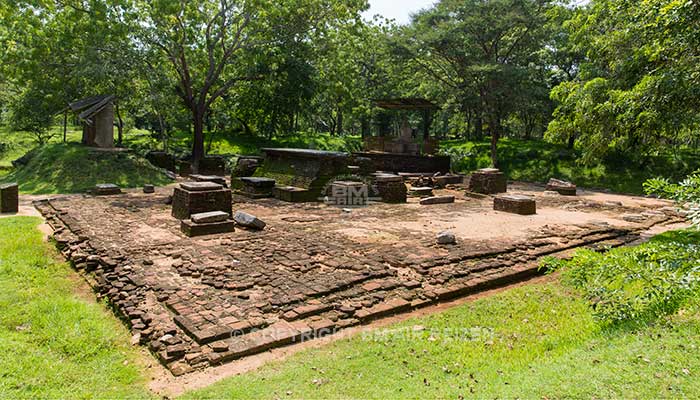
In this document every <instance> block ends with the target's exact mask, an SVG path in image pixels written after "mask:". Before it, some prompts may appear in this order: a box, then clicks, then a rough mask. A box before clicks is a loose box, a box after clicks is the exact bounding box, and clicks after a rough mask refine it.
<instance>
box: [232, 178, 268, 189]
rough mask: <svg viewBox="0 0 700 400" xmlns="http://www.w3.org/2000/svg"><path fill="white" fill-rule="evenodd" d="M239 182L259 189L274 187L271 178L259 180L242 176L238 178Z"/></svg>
mask: <svg viewBox="0 0 700 400" xmlns="http://www.w3.org/2000/svg"><path fill="white" fill-rule="evenodd" d="M239 179H240V180H241V182H243V183H244V184H245V185H251V186H255V187H259V188H270V189H271V188H273V187H275V180H274V179H271V178H259V177H254V176H244V177H242V178H239Z"/></svg>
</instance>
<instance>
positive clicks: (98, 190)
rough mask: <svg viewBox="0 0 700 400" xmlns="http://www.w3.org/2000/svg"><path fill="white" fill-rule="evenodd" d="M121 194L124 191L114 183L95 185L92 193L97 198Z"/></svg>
mask: <svg viewBox="0 0 700 400" xmlns="http://www.w3.org/2000/svg"><path fill="white" fill-rule="evenodd" d="M121 192H122V190H121V189H120V188H119V186H117V185H115V184H112V183H101V184H98V185H95V188H94V189H93V191H92V193H93V194H94V195H95V196H112V195H115V194H121Z"/></svg>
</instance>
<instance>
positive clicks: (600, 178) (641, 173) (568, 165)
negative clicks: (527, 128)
mask: <svg viewBox="0 0 700 400" xmlns="http://www.w3.org/2000/svg"><path fill="white" fill-rule="evenodd" d="M440 148H441V152H442V153H443V154H448V155H450V156H451V157H452V168H453V169H454V170H455V171H459V172H463V173H469V172H471V171H474V170H477V169H479V168H486V167H489V166H490V165H491V159H490V143H488V142H486V141H483V142H473V141H466V140H449V141H443V142H441V143H440ZM498 156H499V164H500V165H499V168H500V169H501V170H503V171H504V172H505V173H506V174H507V175H508V178H509V179H512V180H520V181H526V182H540V183H545V182H547V181H548V180H549V179H550V178H558V179H565V180H569V181H572V182H574V183H576V184H578V185H579V186H581V187H588V188H600V189H609V190H612V191H614V192H619V193H631V194H643V187H642V184H643V183H644V182H645V181H646V180H647V179H651V178H656V177H659V176H662V177H666V178H669V179H671V180H672V181H679V180H681V179H683V178H685V176H687V175H688V174H690V173H692V172H693V171H695V170H697V169H700V157H699V156H698V155H697V154H695V153H693V152H692V151H689V150H688V151H675V152H673V153H671V152H668V153H662V154H659V155H655V156H646V157H640V156H638V155H636V154H634V155H624V154H612V155H609V156H608V157H606V158H605V159H604V160H602V161H601V162H600V163H599V164H597V165H593V166H584V165H580V164H579V163H578V162H577V160H578V158H579V154H578V153H577V152H576V151H572V150H568V149H567V148H566V147H565V146H562V145H558V144H553V143H547V142H543V141H539V140H521V139H510V138H504V139H502V140H500V141H499V144H498Z"/></svg>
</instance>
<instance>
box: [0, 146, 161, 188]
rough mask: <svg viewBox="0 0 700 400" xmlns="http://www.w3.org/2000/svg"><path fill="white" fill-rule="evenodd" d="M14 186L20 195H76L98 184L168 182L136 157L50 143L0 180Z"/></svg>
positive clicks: (125, 186) (139, 157)
mask: <svg viewBox="0 0 700 400" xmlns="http://www.w3.org/2000/svg"><path fill="white" fill-rule="evenodd" d="M2 181H4V182H11V181H14V182H18V183H19V185H20V191H21V192H22V193H31V194H53V193H80V192H84V191H87V190H90V189H92V188H94V186H95V185H96V184H99V183H114V184H116V185H119V186H121V187H123V188H133V187H139V186H142V185H144V184H146V183H150V184H154V185H163V184H167V183H170V182H171V180H170V179H169V178H168V177H167V176H166V175H165V173H164V172H163V171H161V170H159V169H157V168H155V167H154V166H153V165H151V163H149V162H148V161H146V160H145V159H144V158H142V157H141V156H139V155H137V154H132V153H111V152H102V151H95V150H92V149H90V148H88V147H85V146H81V145H79V144H75V143H68V144H63V143H53V144H47V145H44V146H43V147H40V148H36V149H34V150H32V157H31V159H30V161H29V163H28V164H27V165H25V166H22V167H20V168H17V169H15V170H13V171H12V172H10V173H8V174H6V175H5V176H3V177H0V182H2Z"/></svg>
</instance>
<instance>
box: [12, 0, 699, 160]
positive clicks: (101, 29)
mask: <svg viewBox="0 0 700 400" xmlns="http://www.w3.org/2000/svg"><path fill="white" fill-rule="evenodd" d="M367 8H368V4H367V2H366V1H364V0H330V1H329V0H287V1H284V2H276V1H271V0H245V1H234V0H217V1H214V0H204V1H197V2H190V1H170V0H154V1H139V0H61V1H58V0H56V1H40V0H34V1H2V2H0V49H1V50H0V111H1V114H0V115H1V123H2V124H3V125H4V126H6V127H8V128H9V129H10V130H13V131H26V132H31V133H33V134H34V135H35V137H36V140H37V141H38V142H40V143H43V142H45V141H46V140H47V139H48V136H50V135H54V134H56V130H55V129H50V128H51V127H52V126H54V125H56V124H60V123H61V120H62V119H63V118H64V111H65V108H66V105H67V104H68V103H69V102H71V101H74V100H76V99H79V98H83V97H87V96H91V95H95V94H100V93H113V94H115V95H117V96H118V98H119V102H118V110H117V111H118V112H117V117H118V121H117V122H116V124H117V128H118V129H117V130H118V134H119V141H120V142H121V141H122V139H123V137H124V136H125V135H128V132H129V131H130V130H131V129H132V128H142V129H148V130H150V131H151V132H153V135H155V136H157V137H158V138H159V140H161V141H163V142H167V139H168V138H169V137H171V136H173V135H174V134H176V133H178V132H179V133H182V132H186V133H187V135H188V137H191V138H192V140H191V146H192V147H191V149H192V151H193V153H194V157H195V159H197V158H198V157H201V156H203V154H204V153H205V152H206V145H207V141H210V140H211V138H212V137H213V136H215V135H240V136H259V137H265V138H273V137H300V136H304V135H311V134H315V133H319V132H323V133H327V134H330V135H333V136H358V135H361V134H362V133H363V132H366V131H367V130H368V129H367V125H366V124H367V122H366V121H368V120H377V119H378V118H379V119H381V118H382V115H381V111H379V110H377V109H374V108H373V102H372V100H373V99H379V98H392V97H422V98H428V99H431V100H432V101H434V102H435V103H436V104H438V105H439V106H440V110H439V111H438V112H437V114H436V115H435V117H434V118H433V122H432V131H433V132H434V134H435V135H436V136H438V137H440V138H442V139H469V140H476V141H481V140H489V139H490V141H491V144H492V149H491V157H492V159H493V161H494V162H495V163H496V164H497V163H498V161H499V159H498V153H497V151H496V144H497V142H498V141H499V139H501V138H520V139H525V140H533V141H534V140H537V141H542V140H543V141H547V142H552V143H561V144H564V145H566V146H567V147H568V148H570V149H576V150H577V160H578V162H580V163H583V164H589V165H590V164H595V163H597V162H600V160H601V159H603V158H605V157H611V156H613V157H615V156H616V155H617V154H625V157H627V159H633V160H636V161H635V162H641V163H643V162H644V160H645V157H648V156H653V155H655V154H659V153H674V152H678V151H681V150H683V149H685V150H688V151H694V150H695V149H697V148H698V146H699V145H700V140H699V139H700V130H699V128H698V121H699V120H700V119H699V112H698V104H700V63H699V62H698V57H699V55H700V47H699V46H700V34H698V32H699V31H700V3H698V2H697V1H692V0H654V1H651V0H593V1H591V2H589V3H587V4H585V5H582V6H574V5H571V4H567V3H564V2H556V1H550V0H441V1H439V2H437V3H436V4H435V6H434V7H432V8H430V9H426V10H423V11H421V12H419V13H417V14H416V15H414V17H413V19H412V22H411V23H410V24H408V25H400V26H399V25H395V24H393V23H392V21H386V20H381V19H378V18H376V19H375V20H373V21H371V22H368V21H364V20H363V19H362V17H361V13H362V12H363V11H364V10H366V9H367Z"/></svg>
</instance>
